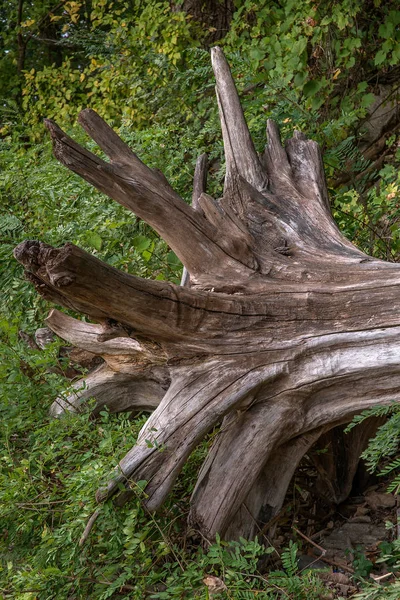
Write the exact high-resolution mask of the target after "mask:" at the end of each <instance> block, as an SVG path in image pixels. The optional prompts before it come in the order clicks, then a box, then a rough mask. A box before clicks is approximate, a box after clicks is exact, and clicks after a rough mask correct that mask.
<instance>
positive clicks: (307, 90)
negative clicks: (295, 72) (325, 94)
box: [303, 79, 323, 98]
mask: <svg viewBox="0 0 400 600" xmlns="http://www.w3.org/2000/svg"><path fill="white" fill-rule="evenodd" d="M322 85H323V84H322V81H319V80H318V79H312V80H311V81H307V83H306V84H305V86H304V87H303V94H304V96H305V97H306V98H309V97H310V96H313V95H314V94H316V93H317V92H318V91H319V90H320V89H321V88H322Z"/></svg>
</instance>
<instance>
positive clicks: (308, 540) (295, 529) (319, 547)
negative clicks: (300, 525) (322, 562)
mask: <svg viewBox="0 0 400 600" xmlns="http://www.w3.org/2000/svg"><path fill="white" fill-rule="evenodd" d="M292 529H293V530H294V531H295V532H296V533H298V534H299V536H301V537H302V538H303V539H304V540H306V542H308V543H309V544H311V545H312V546H314V548H317V549H318V550H319V551H320V552H321V558H322V557H323V556H325V554H326V550H325V548H323V547H322V546H319V545H318V544H316V543H315V542H313V541H312V539H310V538H309V537H307V536H306V535H305V534H304V533H301V531H299V530H298V529H297V527H293V528H292Z"/></svg>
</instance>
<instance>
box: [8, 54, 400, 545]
mask: <svg viewBox="0 0 400 600" xmlns="http://www.w3.org/2000/svg"><path fill="white" fill-rule="evenodd" d="M212 63H213V68H214V73H215V76H216V82H217V88H216V91H217V100H218V104H219V110H220V119H221V125H222V134H223V139H224V145H225V156H226V178H225V189H224V194H223V197H222V198H221V199H219V200H215V199H214V198H212V197H211V196H209V195H208V194H207V193H206V190H205V172H204V169H205V164H206V161H204V159H203V158H201V159H200V160H199V163H198V168H197V169H196V175H195V182H194V189H195V196H196V198H195V200H196V199H197V202H196V206H195V207H190V206H188V205H187V204H185V202H184V201H183V200H182V199H181V198H180V197H179V195H178V194H177V193H176V192H175V191H174V190H173V189H172V188H171V186H170V185H169V183H168V181H167V180H166V179H165V178H164V177H163V175H162V174H161V173H160V172H159V171H157V170H153V169H150V168H148V167H146V165H144V164H143V163H142V162H141V160H140V159H139V158H138V157H137V156H136V155H135V154H134V153H133V152H132V150H131V149H130V148H129V147H128V146H127V145H126V144H125V143H124V142H123V141H122V140H121V139H120V138H119V137H118V136H117V134H116V133H115V132H113V130H112V129H111V128H110V127H109V126H108V125H107V124H106V123H105V122H104V121H103V120H102V119H101V118H100V117H99V116H98V115H97V114H96V113H95V112H93V111H91V110H84V111H83V112H82V113H81V115H80V123H81V125H82V126H83V127H84V129H85V130H86V131H87V132H88V133H89V135H90V136H91V137H92V138H93V140H94V141H95V142H96V143H97V144H98V145H99V147H100V148H101V149H102V150H103V151H104V153H105V154H106V155H108V156H109V159H110V162H105V161H104V160H102V159H101V158H99V157H98V156H97V155H95V154H92V153H91V152H89V151H88V150H86V149H85V148H83V147H81V146H79V145H78V144H77V143H76V142H74V141H73V140H72V139H71V138H69V137H68V136H67V135H66V134H65V133H64V132H63V131H62V130H61V129H60V128H59V127H58V126H57V125H56V124H55V123H54V122H51V121H48V122H47V127H48V129H49V131H50V134H51V136H52V139H53V144H54V153H55V155H56V156H57V158H58V159H59V160H60V161H61V162H62V163H63V164H64V165H66V166H67V167H68V168H69V169H71V170H72V171H74V172H75V173H78V174H79V175H81V176H82V177H83V178H85V179H86V180H87V181H88V182H90V183H91V184H93V185H94V186H96V187H97V188H98V189H99V190H101V191H102V192H104V193H106V194H108V195H109V196H110V197H111V198H113V199H114V200H116V201H117V202H119V203H120V204H122V205H123V206H125V207H127V208H128V209H130V210H131V211H133V212H134V213H135V214H136V215H138V216H139V217H140V218H141V219H143V220H145V221H147V222H148V223H149V224H150V225H151V226H152V227H153V228H154V229H155V230H156V231H157V232H158V233H159V234H160V235H161V236H162V237H163V238H164V239H165V240H166V242H167V243H168V244H169V245H170V247H171V248H172V249H173V250H174V252H175V253H176V254H177V255H178V256H179V258H180V259H181V260H182V262H183V264H184V265H185V267H186V269H187V271H188V273H189V274H190V285H189V286H186V287H183V286H176V285H173V284H171V283H168V282H165V281H150V280H144V279H141V278H139V277H135V276H133V275H128V274H126V273H124V272H121V271H118V270H117V269H115V268H113V267H111V266H110V265H108V264H106V263H104V262H102V261H100V260H98V259H97V258H95V257H94V256H91V255H90V254H88V253H86V252H84V251H83V250H81V249H80V248H78V247H76V246H74V245H72V244H67V245H66V246H64V247H62V248H58V249H56V248H52V247H51V246H48V245H47V244H44V243H42V242H37V241H25V242H23V243H22V244H20V245H19V246H18V247H17V248H16V250H15V256H16V258H17V259H18V260H19V261H20V262H21V263H22V264H23V265H24V267H25V269H26V272H27V276H28V278H29V279H30V280H31V281H32V283H33V284H34V285H35V286H36V288H37V290H38V292H39V293H40V294H42V296H44V297H45V298H47V299H49V300H50V301H52V302H54V303H55V304H58V305H61V306H64V307H66V308H70V309H73V310H74V311H75V313H77V312H78V313H79V312H81V313H84V314H86V315H88V316H89V317H90V318H91V320H92V321H95V322H96V323H87V322H81V321H79V320H77V319H74V318H72V317H68V316H66V315H65V314H63V313H60V312H59V311H57V310H53V311H52V313H51V314H50V316H49V318H48V320H47V323H48V326H49V327H50V328H51V329H52V330H53V331H54V332H55V333H57V334H58V335H59V336H61V337H62V338H63V339H65V340H67V341H68V342H70V343H72V344H73V345H75V346H77V347H79V348H82V349H85V350H88V351H89V352H91V353H93V354H96V355H99V356H102V357H103V359H104V361H105V364H104V365H102V366H101V367H100V368H99V369H98V370H97V371H95V372H93V373H91V374H90V375H89V376H88V378H87V390H83V391H82V389H81V390H79V389H77V390H76V392H75V393H74V394H72V395H71V396H70V397H69V398H68V399H66V401H65V399H64V400H60V399H58V400H57V401H56V402H55V404H54V405H53V407H52V412H53V414H61V413H62V412H63V411H66V410H77V409H78V408H79V404H80V403H81V402H84V401H85V398H86V397H87V396H88V395H92V394H94V395H95V396H96V397H97V398H98V406H102V405H104V404H105V403H106V404H110V405H111V407H112V410H114V411H118V410H134V409H135V408H139V409H143V408H146V409H148V410H152V409H154V412H153V413H152V414H151V416H150V418H149V419H148V421H147V423H146V425H145V426H144V427H143V429H142V431H141V432H140V434H139V437H138V440H137V443H136V445H135V446H134V447H133V448H132V449H131V450H130V451H129V452H128V454H127V455H126V456H125V457H122V458H121V461H120V463H119V465H118V466H117V467H116V470H115V474H114V477H113V478H112V479H111V480H110V481H108V483H107V484H105V485H104V486H102V487H101V489H99V491H98V493H97V498H98V501H100V502H101V501H102V500H105V499H106V498H109V497H110V496H111V495H113V494H115V493H118V492H119V491H120V488H121V486H122V487H125V488H126V489H127V490H129V488H130V486H131V484H132V482H133V481H139V480H145V481H147V487H146V500H145V503H146V506H147V508H148V510H150V511H154V510H156V509H157V508H159V507H160V506H161V504H162V503H163V502H164V499H165V497H166V496H167V494H168V493H169V492H170V490H171V488H172V486H173V484H174V482H175V479H176V477H177V476H178V475H179V473H180V471H181V469H182V467H183V465H184V463H185V462H186V460H187V458H188V457H189V455H190V453H191V452H192V451H193V449H194V448H195V447H196V446H197V445H198V444H199V443H200V442H201V441H202V439H203V438H204V436H205V435H206V434H207V433H208V432H209V431H210V430H212V429H213V428H214V427H215V426H216V425H220V429H219V432H218V434H217V435H216V437H215V441H214V443H213V445H212V447H211V449H210V452H209V455H208V457H207V458H206V460H205V462H204V464H203V466H202V468H201V471H200V473H199V476H198V480H197V485H196V488H195V490H194V492H193V497H192V502H191V510H190V521H191V523H192V525H193V526H194V527H196V528H198V529H199V530H200V531H201V533H202V535H203V536H204V537H205V538H207V539H212V538H214V537H215V535H216V533H217V532H219V533H220V535H222V536H224V535H229V536H230V537H237V536H239V535H244V536H245V537H250V536H252V535H255V533H257V531H258V530H259V528H260V527H262V526H263V525H264V524H265V523H266V522H268V520H270V519H271V518H272V517H273V516H274V515H275V514H276V513H277V511H279V509H280V507H281V505H282V501H283V498H284V496H285V493H286V489H287V486H288V484H289V481H290V478H291V476H292V474H293V472H294V469H295V468H296V466H297V464H298V462H299V461H300V459H301V457H302V456H303V455H304V453H306V452H307V451H308V450H309V448H310V447H311V446H312V444H313V443H314V442H315V441H316V440H317V439H318V437H319V436H320V435H321V434H326V433H327V432H328V431H329V430H331V429H332V428H334V427H337V426H340V425H343V424H344V423H347V422H348V421H349V420H351V418H352V417H353V416H354V415H355V414H357V413H359V412H360V411H362V410H363V409H367V408H369V407H372V406H374V405H376V404H389V403H391V402H393V400H397V399H398V398H399V397H400V350H399V348H400V265H397V264H393V263H386V262H383V261H380V260H374V259H372V258H370V257H369V256H367V255H365V254H364V253H363V252H361V251H360V250H358V249H357V248H356V247H354V246H353V245H352V244H351V243H350V242H349V241H348V240H346V239H345V238H344V237H343V235H342V234H341V233H340V231H339V230H338V228H337V226H336V224H335V222H334V220H333V218H332V215H331V210H330V204H329V198H328V195H327V188H326V184H325V178H324V172H323V163H322V158H321V154H320V151H319V148H318V145H317V144H316V143H315V142H314V141H311V140H308V139H307V138H306V137H305V136H304V135H303V134H302V133H299V132H298V131H295V132H294V135H293V138H291V139H289V140H287V141H286V143H285V146H284V147H283V146H282V144H281V142H280V139H279V131H278V129H277V127H276V125H275V124H274V123H273V122H269V123H268V127H267V135H268V143H267V146H266V149H265V151H264V152H263V153H262V154H261V155H259V154H258V153H257V152H256V151H255V148H254V145H253V142H252V139H251V136H250V133H249V130H248V128H247V125H246V121H245V119H244V115H243V112H242V109H241V106H240V101H239V98H238V95H237V92H236V89H235V85H234V82H233V79H232V76H231V73H230V70H229V67H228V65H227V63H226V61H225V58H224V56H223V54H222V51H221V50H220V49H219V48H214V49H213V51H212ZM344 439H346V438H344ZM354 447H357V448H358V449H357V452H358V451H359V449H361V447H362V444H361V445H360V444H358V446H357V444H354ZM354 452H355V451H354ZM353 462H354V461H353ZM352 464H353V463H352ZM327 468H328V467H327ZM328 470H329V469H328ZM347 487H348V486H347ZM339 492H340V490H339V491H338V492H336V491H335V492H334V493H335V494H336V493H339ZM332 495H334V494H333V492H332Z"/></svg>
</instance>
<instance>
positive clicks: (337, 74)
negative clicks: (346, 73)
mask: <svg viewBox="0 0 400 600" xmlns="http://www.w3.org/2000/svg"><path fill="white" fill-rule="evenodd" d="M341 72H342V70H341V69H336V71H335V72H334V74H333V77H332V79H333V81H335V79H337V78H338V77H339V75H340V73H341Z"/></svg>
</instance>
